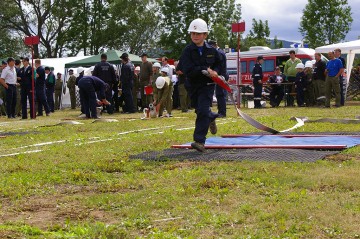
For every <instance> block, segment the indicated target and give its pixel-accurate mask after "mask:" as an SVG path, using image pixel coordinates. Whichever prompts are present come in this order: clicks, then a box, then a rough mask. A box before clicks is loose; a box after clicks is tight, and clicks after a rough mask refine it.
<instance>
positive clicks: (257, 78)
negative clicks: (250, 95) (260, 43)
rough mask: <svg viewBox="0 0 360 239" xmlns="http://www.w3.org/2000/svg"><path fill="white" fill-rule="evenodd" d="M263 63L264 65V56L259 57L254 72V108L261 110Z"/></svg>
mask: <svg viewBox="0 0 360 239" xmlns="http://www.w3.org/2000/svg"><path fill="white" fill-rule="evenodd" d="M262 63H264V58H263V56H258V57H257V60H256V64H255V65H254V68H253V70H252V80H253V85H254V108H255V109H261V108H262V107H261V93H262V79H263V72H262V67H261V65H262Z"/></svg>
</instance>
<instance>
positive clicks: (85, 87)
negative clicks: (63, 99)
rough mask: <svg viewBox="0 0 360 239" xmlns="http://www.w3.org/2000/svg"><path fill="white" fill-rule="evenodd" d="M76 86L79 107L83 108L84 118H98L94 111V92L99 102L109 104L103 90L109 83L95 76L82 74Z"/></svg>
mask: <svg viewBox="0 0 360 239" xmlns="http://www.w3.org/2000/svg"><path fill="white" fill-rule="evenodd" d="M78 86H79V93H80V102H81V106H82V107H81V108H83V109H84V110H85V114H86V118H94V119H96V118H100V117H98V116H97V112H96V106H97V105H98V103H97V97H96V92H97V93H98V95H97V96H98V98H99V99H100V101H101V104H103V105H110V103H109V102H108V101H107V100H106V99H105V91H106V90H107V88H108V87H109V85H108V84H106V83H105V82H104V81H102V80H100V79H99V78H97V77H96V76H84V77H82V78H81V79H80V80H79V83H78Z"/></svg>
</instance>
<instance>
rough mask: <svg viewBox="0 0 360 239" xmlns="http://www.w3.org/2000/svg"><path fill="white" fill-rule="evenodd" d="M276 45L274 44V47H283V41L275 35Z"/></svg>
mask: <svg viewBox="0 0 360 239" xmlns="http://www.w3.org/2000/svg"><path fill="white" fill-rule="evenodd" d="M273 43H274V45H273V49H280V48H282V47H283V42H282V41H279V40H278V39H277V36H275V37H274V41H273Z"/></svg>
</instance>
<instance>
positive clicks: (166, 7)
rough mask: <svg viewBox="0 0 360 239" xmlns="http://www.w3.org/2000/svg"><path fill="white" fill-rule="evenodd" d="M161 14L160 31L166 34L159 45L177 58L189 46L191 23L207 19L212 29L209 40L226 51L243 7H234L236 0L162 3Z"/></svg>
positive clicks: (165, 1) (197, 0)
mask: <svg viewBox="0 0 360 239" xmlns="http://www.w3.org/2000/svg"><path fill="white" fill-rule="evenodd" d="M161 12H162V22H161V29H164V30H163V32H162V34H161V37H160V42H159V45H160V47H162V48H163V49H165V50H168V51H169V52H170V53H169V54H168V56H169V57H172V58H178V57H179V56H180V54H181V51H182V49H183V48H184V46H185V44H186V43H189V42H190V37H189V34H188V31H187V29H188V27H189V25H190V23H191V21H192V20H194V19H196V18H202V19H204V20H205V21H206V22H207V24H208V27H209V29H210V33H209V38H213V39H216V40H217V41H218V43H219V45H220V46H222V47H223V46H224V45H229V43H230V42H231V39H232V38H234V35H233V34H232V33H231V23H233V22H237V21H238V20H239V19H240V5H237V4H235V0H227V1H226V0H220V1H216V0H208V1H200V0H195V1H190V0H183V1H176V0H163V3H162V5H161ZM184 42H186V43H184ZM234 42H235V41H234Z"/></svg>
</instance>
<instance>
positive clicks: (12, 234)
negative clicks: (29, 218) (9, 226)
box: [0, 230, 22, 239]
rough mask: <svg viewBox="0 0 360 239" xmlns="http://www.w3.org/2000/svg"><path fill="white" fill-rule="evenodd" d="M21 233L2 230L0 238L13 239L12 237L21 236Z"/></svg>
mask: <svg viewBox="0 0 360 239" xmlns="http://www.w3.org/2000/svg"><path fill="white" fill-rule="evenodd" d="M21 237H22V236H21V234H20V233H18V232H15V231H12V230H8V231H0V238H3V239H5V238H6V239H12V238H21Z"/></svg>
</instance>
